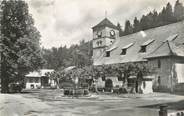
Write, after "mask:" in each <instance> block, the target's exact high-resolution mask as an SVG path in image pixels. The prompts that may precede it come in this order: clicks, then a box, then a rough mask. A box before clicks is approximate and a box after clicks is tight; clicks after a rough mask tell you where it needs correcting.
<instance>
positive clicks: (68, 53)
mask: <svg viewBox="0 0 184 116" xmlns="http://www.w3.org/2000/svg"><path fill="white" fill-rule="evenodd" d="M43 57H44V59H45V61H46V64H45V66H44V68H52V69H56V70H62V69H63V68H65V67H68V66H73V65H75V66H79V67H83V66H87V65H91V64H92V59H91V57H92V42H91V41H88V42H85V41H84V40H82V41H81V42H80V44H79V45H72V46H70V47H69V48H67V47H66V46H64V47H59V48H55V47H53V48H52V49H43Z"/></svg>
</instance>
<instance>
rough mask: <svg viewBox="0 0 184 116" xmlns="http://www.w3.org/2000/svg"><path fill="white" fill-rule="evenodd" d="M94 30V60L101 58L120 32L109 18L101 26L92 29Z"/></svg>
mask: <svg viewBox="0 0 184 116" xmlns="http://www.w3.org/2000/svg"><path fill="white" fill-rule="evenodd" d="M92 29H93V60H95V59H98V58H99V57H101V56H102V55H103V53H104V51H105V50H106V48H107V47H108V46H110V45H111V44H112V43H113V42H114V41H115V39H116V38H117V37H119V31H118V28H117V26H115V25H114V24H113V23H112V22H111V21H109V20H108V19H107V18H105V19H104V20H102V21H101V22H100V23H99V24H97V25H96V26H94V27H92Z"/></svg>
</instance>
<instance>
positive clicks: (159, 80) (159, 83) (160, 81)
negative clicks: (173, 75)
mask: <svg viewBox="0 0 184 116" xmlns="http://www.w3.org/2000/svg"><path fill="white" fill-rule="evenodd" d="M157 81H158V85H160V82H161V81H160V76H158V80H157Z"/></svg>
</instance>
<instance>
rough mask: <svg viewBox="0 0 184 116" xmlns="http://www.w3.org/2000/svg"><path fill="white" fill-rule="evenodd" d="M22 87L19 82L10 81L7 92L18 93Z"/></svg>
mask: <svg viewBox="0 0 184 116" xmlns="http://www.w3.org/2000/svg"><path fill="white" fill-rule="evenodd" d="M22 89H23V85H22V84H20V83H10V84H9V92H10V93H20V92H21V91H22Z"/></svg>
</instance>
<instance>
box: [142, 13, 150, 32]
mask: <svg viewBox="0 0 184 116" xmlns="http://www.w3.org/2000/svg"><path fill="white" fill-rule="evenodd" d="M140 25H141V29H142V30H146V29H149V20H148V17H147V16H145V15H143V16H142V18H141V20H140Z"/></svg>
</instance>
